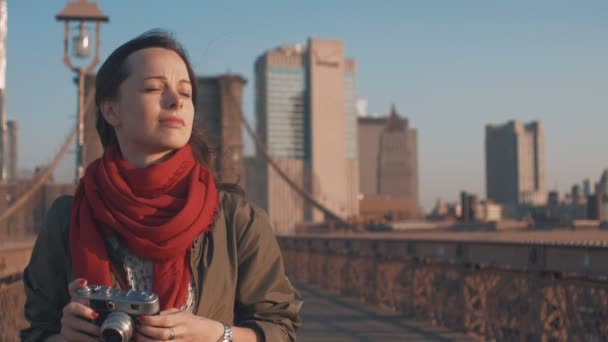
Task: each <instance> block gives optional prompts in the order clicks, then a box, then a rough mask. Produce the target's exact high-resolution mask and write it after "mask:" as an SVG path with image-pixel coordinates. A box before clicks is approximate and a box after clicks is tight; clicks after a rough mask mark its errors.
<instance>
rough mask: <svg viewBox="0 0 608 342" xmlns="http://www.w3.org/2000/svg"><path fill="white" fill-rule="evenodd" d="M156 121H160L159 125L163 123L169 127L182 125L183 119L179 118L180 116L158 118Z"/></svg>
mask: <svg viewBox="0 0 608 342" xmlns="http://www.w3.org/2000/svg"><path fill="white" fill-rule="evenodd" d="M158 122H160V124H161V125H165V126H169V127H183V126H184V120H182V119H180V118H174V117H171V118H164V119H160V120H158Z"/></svg>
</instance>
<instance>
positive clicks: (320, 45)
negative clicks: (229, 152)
mask: <svg viewBox="0 0 608 342" xmlns="http://www.w3.org/2000/svg"><path fill="white" fill-rule="evenodd" d="M255 74H256V90H255V92H256V116H257V132H258V135H259V137H260V139H261V140H262V143H263V144H264V145H265V146H266V148H267V150H268V152H269V153H270V155H271V156H272V158H273V159H275V160H276V161H277V163H278V165H279V166H280V167H281V169H282V170H283V171H285V172H286V173H287V175H288V176H289V177H290V178H291V179H292V180H294V181H295V183H296V184H298V185H299V186H301V187H303V188H304V189H305V190H306V191H308V192H310V193H311V194H312V195H313V196H314V197H315V199H317V200H318V201H319V202H321V203H322V204H323V205H325V206H326V207H328V208H329V209H331V210H332V211H333V212H335V213H336V214H338V215H340V216H342V217H344V218H346V217H348V216H351V215H355V214H357V212H358V205H357V193H358V166H357V146H356V143H357V141H356V110H355V101H356V68H355V62H354V60H352V59H348V58H345V57H344V45H343V44H342V42H340V41H338V40H326V39H318V38H311V39H309V40H308V44H307V45H306V46H303V45H289V46H281V47H279V48H276V49H272V50H269V51H266V52H264V53H263V54H262V55H261V56H260V57H259V58H258V59H257V60H256V63H255ZM262 167H263V168H265V170H262V172H260V173H258V174H259V175H260V177H261V179H260V180H259V184H260V191H261V192H262V193H263V196H262V197H265V198H263V199H262V203H259V205H260V206H262V207H264V208H265V209H266V210H267V211H268V213H269V215H270V219H271V221H272V223H273V224H274V225H275V227H277V229H285V228H287V227H290V226H292V225H293V224H294V223H296V222H301V221H310V220H313V221H320V220H322V219H323V217H322V215H321V212H320V211H317V210H313V209H311V208H310V207H309V206H307V205H306V204H305V203H304V202H303V201H302V199H301V198H299V196H298V195H296V194H295V193H294V192H293V191H292V190H291V189H290V188H289V186H288V185H287V184H286V183H285V182H284V181H283V180H282V179H280V178H279V176H278V174H276V172H274V171H273V170H272V169H270V168H268V166H267V165H265V164H264V165H263V166H262ZM264 193H265V195H264Z"/></svg>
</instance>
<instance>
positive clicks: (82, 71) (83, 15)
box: [55, 0, 108, 182]
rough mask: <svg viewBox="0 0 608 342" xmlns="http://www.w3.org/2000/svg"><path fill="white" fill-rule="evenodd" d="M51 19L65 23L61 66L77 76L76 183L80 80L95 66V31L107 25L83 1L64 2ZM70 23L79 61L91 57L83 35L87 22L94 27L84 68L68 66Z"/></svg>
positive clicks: (80, 170) (80, 168)
mask: <svg viewBox="0 0 608 342" xmlns="http://www.w3.org/2000/svg"><path fill="white" fill-rule="evenodd" d="M55 18H56V19H57V21H63V22H64V23H65V31H64V37H63V45H64V50H63V63H64V64H65V65H66V66H67V67H68V68H70V69H71V70H73V71H74V72H76V73H77V74H78V116H77V119H76V120H77V122H76V124H77V132H76V182H78V180H79V179H80V178H81V177H82V176H83V175H84V166H85V165H84V161H85V158H84V110H85V108H84V78H85V75H86V74H87V73H88V72H90V71H92V70H93V69H94V68H95V66H97V63H99V43H100V39H99V27H100V26H101V25H100V24H101V22H102V21H103V22H107V21H108V17H107V16H106V15H105V14H103V12H102V11H101V10H100V9H99V7H97V4H96V3H94V2H88V1H87V0H76V1H72V2H68V3H67V4H66V5H65V8H64V9H63V10H62V11H61V12H59V13H58V14H57V15H56V16H55ZM70 21H72V22H76V23H78V26H77V27H74V29H75V30H74V31H75V33H74V35H73V36H72V54H73V55H74V57H76V58H79V59H86V58H88V57H89V56H90V55H91V45H92V42H91V39H90V37H89V35H88V34H87V27H86V24H87V22H91V23H93V22H94V23H95V54H94V56H93V59H92V60H91V62H90V64H89V65H88V66H85V67H76V66H74V64H72V60H71V58H70V53H69V45H70V44H69V40H70Z"/></svg>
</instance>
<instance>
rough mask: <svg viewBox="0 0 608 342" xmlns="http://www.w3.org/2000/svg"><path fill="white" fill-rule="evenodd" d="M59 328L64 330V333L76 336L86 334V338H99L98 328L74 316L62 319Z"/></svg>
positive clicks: (99, 330)
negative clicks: (71, 333) (76, 334)
mask: <svg viewBox="0 0 608 342" xmlns="http://www.w3.org/2000/svg"><path fill="white" fill-rule="evenodd" d="M61 327H62V329H63V328H65V329H66V331H70V332H74V333H78V334H86V335H87V336H91V337H99V336H101V329H100V328H99V327H98V326H96V325H95V324H93V323H91V322H89V321H86V320H84V319H81V318H78V317H74V316H72V317H67V318H65V319H62V320H61Z"/></svg>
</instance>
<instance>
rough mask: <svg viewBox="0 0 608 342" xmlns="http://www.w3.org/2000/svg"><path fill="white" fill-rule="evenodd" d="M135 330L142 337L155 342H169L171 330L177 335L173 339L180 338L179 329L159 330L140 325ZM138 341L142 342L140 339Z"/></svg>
mask: <svg viewBox="0 0 608 342" xmlns="http://www.w3.org/2000/svg"><path fill="white" fill-rule="evenodd" d="M135 329H136V330H137V333H138V334H140V335H142V337H144V338H147V339H151V340H153V341H169V338H170V337H171V329H173V332H174V333H175V336H173V338H174V339H176V338H178V337H179V333H178V329H177V327H173V328H159V327H151V326H149V325H143V324H141V325H138V326H137V327H136V328H135ZM137 341H140V339H139V338H138V339H137Z"/></svg>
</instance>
